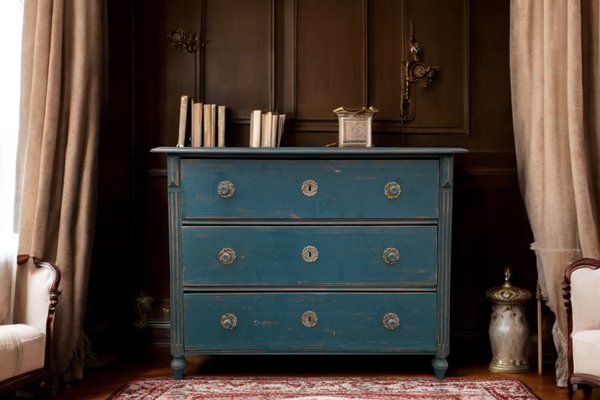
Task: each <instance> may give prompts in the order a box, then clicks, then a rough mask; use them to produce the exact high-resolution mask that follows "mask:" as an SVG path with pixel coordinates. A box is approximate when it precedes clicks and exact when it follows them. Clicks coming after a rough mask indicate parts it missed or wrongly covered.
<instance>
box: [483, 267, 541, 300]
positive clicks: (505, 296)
mask: <svg viewBox="0 0 600 400" xmlns="http://www.w3.org/2000/svg"><path fill="white" fill-rule="evenodd" d="M485 296H486V297H487V298H488V300H489V301H491V302H492V303H495V304H524V303H526V302H527V301H529V299H531V293H530V292H529V291H528V290H527V289H521V288H518V287H516V286H513V285H511V284H510V268H505V269H504V284H503V285H502V286H498V287H493V288H491V289H488V290H487V291H486V292H485Z"/></svg>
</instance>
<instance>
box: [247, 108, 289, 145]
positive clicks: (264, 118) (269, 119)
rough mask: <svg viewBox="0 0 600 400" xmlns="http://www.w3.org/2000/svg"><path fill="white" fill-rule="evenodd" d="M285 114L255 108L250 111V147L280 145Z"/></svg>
mask: <svg viewBox="0 0 600 400" xmlns="http://www.w3.org/2000/svg"><path fill="white" fill-rule="evenodd" d="M284 124H285V114H278V113H275V112H272V111H269V112H263V111H261V110H254V111H252V112H251V113H250V147H279V146H280V145H281V137H282V135H283V126H284Z"/></svg>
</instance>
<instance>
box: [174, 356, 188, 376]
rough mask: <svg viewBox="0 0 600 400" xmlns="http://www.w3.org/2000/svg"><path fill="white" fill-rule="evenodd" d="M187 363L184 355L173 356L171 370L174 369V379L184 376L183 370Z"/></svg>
mask: <svg viewBox="0 0 600 400" xmlns="http://www.w3.org/2000/svg"><path fill="white" fill-rule="evenodd" d="M186 364H187V361H185V357H184V356H173V359H172V360H171V370H172V371H173V378H174V379H177V380H179V379H181V378H183V370H184V369H185V366H186Z"/></svg>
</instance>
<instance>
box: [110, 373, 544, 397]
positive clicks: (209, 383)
mask: <svg viewBox="0 0 600 400" xmlns="http://www.w3.org/2000/svg"><path fill="white" fill-rule="evenodd" d="M112 399H113V400H142V399H143V400H158V399H160V400H176V399H177V400H180V399H186V400H187V399H190V400H191V399H194V400H196V399H198V400H229V399H243V400H258V399H261V400H262V399H269V400H275V399H277V400H349V399H352V400H359V399H360V400H367V399H377V400H388V399H389V400H405V399H406V400H408V399H411V400H415V399H418V400H497V399H501V400H535V399H537V397H536V396H535V395H534V394H533V393H532V392H531V391H530V390H529V389H528V388H527V387H526V386H525V385H524V384H523V383H521V382H520V381H518V380H515V379H456V378H446V379H444V380H442V381H438V380H437V379H434V378H431V379H394V378H286V377H268V378H267V377H261V378H229V377H189V378H185V379H182V380H179V381H176V380H173V379H169V378H153V379H141V380H136V381H133V382H131V383H129V384H128V385H127V386H126V387H125V388H123V389H122V390H120V391H119V392H117V393H116V394H115V395H114V396H113V397H112Z"/></svg>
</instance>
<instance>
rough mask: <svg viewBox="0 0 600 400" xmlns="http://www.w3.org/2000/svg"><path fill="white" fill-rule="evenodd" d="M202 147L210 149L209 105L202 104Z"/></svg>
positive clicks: (210, 122)
mask: <svg viewBox="0 0 600 400" xmlns="http://www.w3.org/2000/svg"><path fill="white" fill-rule="evenodd" d="M203 110H204V116H203V118H204V147H212V144H211V142H210V126H211V124H212V121H211V118H210V104H204V106H203Z"/></svg>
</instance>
